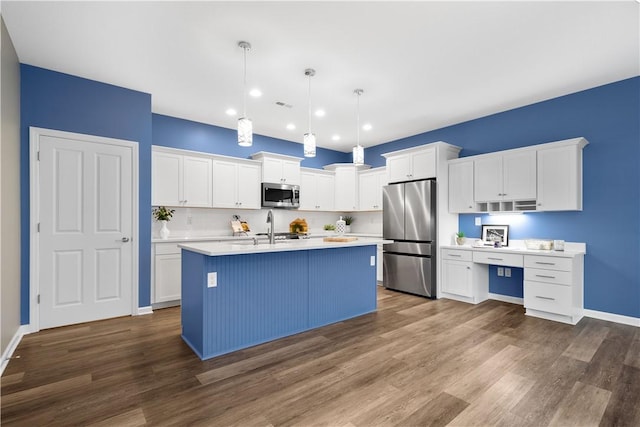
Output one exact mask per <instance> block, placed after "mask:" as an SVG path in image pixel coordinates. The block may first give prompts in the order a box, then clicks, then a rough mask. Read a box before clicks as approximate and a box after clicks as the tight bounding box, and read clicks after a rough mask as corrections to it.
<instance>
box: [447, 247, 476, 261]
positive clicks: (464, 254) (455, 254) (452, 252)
mask: <svg viewBox="0 0 640 427" xmlns="http://www.w3.org/2000/svg"><path fill="white" fill-rule="evenodd" d="M472 258H473V256H472V252H471V251H459V250H456V249H443V250H442V259H454V260H457V261H471V259H472Z"/></svg>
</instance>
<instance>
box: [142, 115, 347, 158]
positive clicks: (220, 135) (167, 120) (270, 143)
mask: <svg viewBox="0 0 640 427" xmlns="http://www.w3.org/2000/svg"><path fill="white" fill-rule="evenodd" d="M152 123H153V124H152V126H153V144H154V145H162V146H164V147H173V148H181V149H184V150H193V151H201V152H205V153H213V154H222V155H224V156H232V157H240V158H250V156H251V154H254V153H257V152H258V151H268V152H271V153H279V154H286V155H290V156H295V157H303V154H302V145H301V144H297V143H295V142H290V141H284V140H282V139H275V138H270V137H268V136H262V135H256V134H254V135H253V146H251V147H240V146H239V145H238V139H237V138H238V136H237V132H236V131H235V130H234V129H227V128H222V127H218V126H212V125H207V124H204V123H198V122H192V121H190V120H183V119H178V118H175V117H170V116H163V115H161V114H153V119H152ZM300 137H301V138H302V135H301V136H300ZM348 162H351V153H341V152H339V151H334V150H327V149H325V148H318V149H317V150H316V157H311V158H305V159H304V160H303V161H302V163H301V165H302V166H303V167H307V168H318V169H321V168H322V167H323V166H324V165H328V164H331V163H348Z"/></svg>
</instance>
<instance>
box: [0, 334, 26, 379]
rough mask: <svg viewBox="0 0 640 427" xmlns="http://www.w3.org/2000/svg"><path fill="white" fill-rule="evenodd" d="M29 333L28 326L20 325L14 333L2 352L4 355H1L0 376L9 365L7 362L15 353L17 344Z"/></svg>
mask: <svg viewBox="0 0 640 427" xmlns="http://www.w3.org/2000/svg"><path fill="white" fill-rule="evenodd" d="M29 332H30V328H29V325H21V326H20V327H19V328H18V330H17V331H16V333H15V335H14V336H13V338H11V341H10V342H9V345H8V346H7V348H6V349H5V350H4V353H2V365H0V376H1V375H2V374H3V373H4V369H5V368H6V367H7V365H8V364H9V360H10V359H11V357H12V356H13V352H14V351H16V348H18V344H20V341H22V337H23V336H25V335H27V334H28V333H29Z"/></svg>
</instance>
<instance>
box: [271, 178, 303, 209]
mask: <svg viewBox="0 0 640 427" xmlns="http://www.w3.org/2000/svg"><path fill="white" fill-rule="evenodd" d="M262 207H263V208H284V209H297V208H299V207H300V186H299V185H291V184H270V183H267V182H263V183H262Z"/></svg>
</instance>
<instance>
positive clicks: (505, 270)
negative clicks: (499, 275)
mask: <svg viewBox="0 0 640 427" xmlns="http://www.w3.org/2000/svg"><path fill="white" fill-rule="evenodd" d="M504 277H511V269H510V268H505V269H504Z"/></svg>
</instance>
